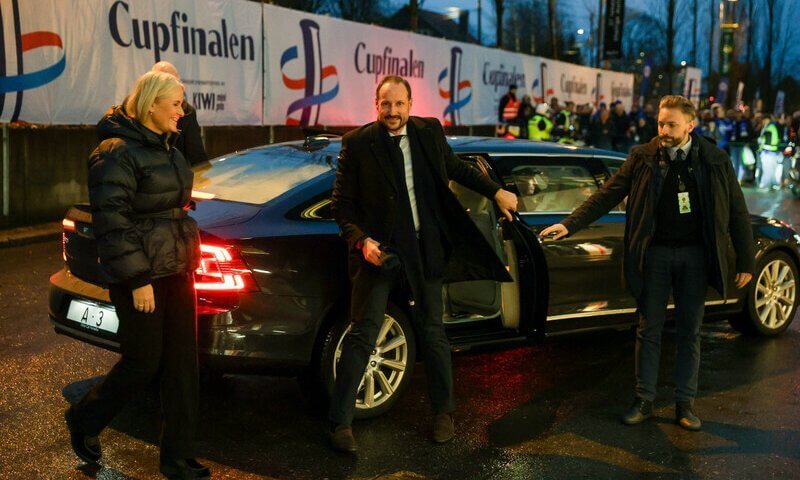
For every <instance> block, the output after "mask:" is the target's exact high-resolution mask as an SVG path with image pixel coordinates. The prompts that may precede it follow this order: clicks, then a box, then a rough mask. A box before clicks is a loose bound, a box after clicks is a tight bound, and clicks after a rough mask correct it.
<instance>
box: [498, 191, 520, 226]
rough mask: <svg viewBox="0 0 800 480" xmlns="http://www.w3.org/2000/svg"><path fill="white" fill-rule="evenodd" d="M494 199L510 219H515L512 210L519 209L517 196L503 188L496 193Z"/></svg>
mask: <svg viewBox="0 0 800 480" xmlns="http://www.w3.org/2000/svg"><path fill="white" fill-rule="evenodd" d="M494 201H495V202H497V208H499V209H500V211H501V212H503V215H505V217H506V218H507V219H508V221H509V222H511V221H513V220H514V218H513V217H512V216H511V212H516V211H517V196H516V195H514V194H513V193H511V192H509V191H508V190H503V189H502V188H501V189H500V190H498V191H497V193H495V194H494Z"/></svg>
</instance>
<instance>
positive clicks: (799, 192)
mask: <svg viewBox="0 0 800 480" xmlns="http://www.w3.org/2000/svg"><path fill="white" fill-rule="evenodd" d="M789 191H790V192H792V197H794V198H800V185H796V184H795V185H792V186H791V187H789Z"/></svg>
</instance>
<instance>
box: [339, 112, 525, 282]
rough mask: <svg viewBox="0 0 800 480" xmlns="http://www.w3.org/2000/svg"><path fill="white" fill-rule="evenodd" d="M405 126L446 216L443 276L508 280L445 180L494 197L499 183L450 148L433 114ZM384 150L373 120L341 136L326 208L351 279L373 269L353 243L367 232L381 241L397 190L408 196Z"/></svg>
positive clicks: (392, 219)
mask: <svg viewBox="0 0 800 480" xmlns="http://www.w3.org/2000/svg"><path fill="white" fill-rule="evenodd" d="M408 128H414V129H415V130H416V132H417V136H418V138H419V141H420V146H421V147H422V151H423V153H424V156H425V160H426V161H428V162H429V165H430V167H431V171H432V172H434V177H435V178H434V183H435V184H436V190H437V192H436V193H437V196H438V198H439V200H440V202H441V208H442V212H443V213H444V217H445V225H443V226H442V227H443V228H442V230H443V232H444V233H445V235H446V237H447V241H448V243H449V244H450V246H451V252H450V259H449V263H448V265H447V268H446V273H445V280H447V281H461V280H478V279H493V280H497V281H511V277H510V276H509V274H508V272H507V271H506V269H505V267H504V265H503V264H502V262H501V261H500V259H499V258H497V254H496V253H495V251H494V249H493V248H492V247H491V246H490V245H489V244H488V243H487V242H486V240H485V239H484V238H483V235H481V233H480V231H479V230H478V228H477V227H476V226H475V224H474V223H472V220H470V218H469V216H468V215H467V214H466V212H465V211H464V209H463V208H462V207H461V204H460V203H459V202H458V200H457V199H456V197H455V196H454V195H453V193H452V192H451V191H450V188H449V186H448V183H449V180H451V179H452V180H455V181H457V182H458V183H460V184H462V185H464V186H466V187H468V188H470V189H472V190H475V191H476V192H478V193H480V194H482V195H484V196H486V197H487V198H489V199H494V195H495V193H497V191H498V190H499V189H500V186H499V185H497V184H496V183H494V182H493V181H492V180H491V179H489V178H487V177H485V176H483V175H482V174H481V173H480V172H479V171H478V170H477V169H475V168H473V167H472V166H470V165H469V164H468V163H466V162H464V161H463V160H461V159H460V158H458V156H457V155H455V154H454V153H453V150H452V149H451V148H450V145H448V143H447V139H446V138H445V136H444V130H443V129H442V125H441V124H440V123H439V121H438V120H436V119H435V118H421V117H410V118H409V126H408ZM389 155H390V154H389V151H388V148H387V146H386V142H384V141H383V140H382V138H381V126H380V125H379V124H378V122H373V123H370V124H368V125H364V126H363V127H360V128H358V129H356V130H353V131H350V132H348V133H347V134H345V136H344V138H343V139H342V150H341V152H340V154H339V160H338V168H337V171H336V182H335V183H334V188H333V202H332V205H331V207H332V210H333V215H334V218H335V219H336V221H337V222H338V224H339V227H340V228H341V230H342V234H343V236H344V237H345V239H346V240H347V243H348V246H349V250H350V259H349V262H348V263H349V267H350V274H351V278H356V277H355V275H356V274H357V273H358V271H360V270H361V269H363V268H373V267H372V266H371V265H369V264H367V262H366V261H365V260H364V259H363V256H362V254H361V251H360V250H359V248H358V245H359V244H360V242H361V241H363V240H364V239H365V238H367V237H370V238H372V239H374V240H376V241H377V242H379V243H382V244H383V243H386V242H387V240H388V239H389V236H390V232H391V231H392V227H393V225H394V223H393V222H395V221H396V216H397V215H398V213H399V212H400V211H401V205H400V199H401V198H402V197H400V195H408V192H407V191H406V190H404V189H403V190H402V191H401V190H400V189H399V188H398V185H397V183H398V182H397V180H396V178H395V173H394V170H393V168H392V164H391V159H390V156H389ZM368 265H369V266H368Z"/></svg>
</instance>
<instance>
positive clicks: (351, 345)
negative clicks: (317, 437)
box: [328, 260, 453, 425]
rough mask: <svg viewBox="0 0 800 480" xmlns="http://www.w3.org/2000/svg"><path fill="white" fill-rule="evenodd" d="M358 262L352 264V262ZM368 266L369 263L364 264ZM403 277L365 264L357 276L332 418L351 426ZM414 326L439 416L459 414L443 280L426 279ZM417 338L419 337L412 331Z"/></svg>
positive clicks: (434, 404)
mask: <svg viewBox="0 0 800 480" xmlns="http://www.w3.org/2000/svg"><path fill="white" fill-rule="evenodd" d="M351 261H352V260H351ZM360 261H362V262H363V260H360ZM399 278H400V275H399V274H398V272H397V271H394V272H388V273H387V272H381V271H380V270H379V269H378V268H377V267H374V266H372V265H364V266H362V268H360V269H359V271H358V272H357V273H356V274H355V275H354V278H353V279H352V280H353V292H352V299H353V305H352V307H351V320H352V325H351V329H350V332H349V333H348V334H347V336H346V337H345V338H344V341H343V342H342V356H341V358H340V360H339V364H338V367H337V370H336V381H335V383H334V387H333V396H332V398H331V405H330V410H329V412H328V418H329V420H330V421H331V422H333V423H334V424H343V425H350V423H351V422H352V420H353V411H354V409H355V401H356V396H357V393H358V386H359V384H360V383H361V378H362V377H363V376H364V369H365V368H366V366H367V362H368V361H369V357H370V354H371V353H372V350H373V349H374V348H375V342H376V340H377V337H378V334H379V333H380V328H381V325H382V324H383V319H384V313H385V312H386V304H387V301H388V299H389V294H390V292H391V290H392V288H393V287H394V285H395V283H396V282H397V281H398V280H399ZM419 285H420V288H419V294H418V297H419V298H416V299H415V303H416V305H415V309H414V310H415V312H414V315H412V322H413V325H414V329H415V331H416V333H417V338H418V339H419V340H420V342H421V345H420V347H421V348H419V349H418V351H421V352H422V354H423V356H424V358H425V371H426V374H427V380H428V394H429V395H430V398H431V404H432V406H433V411H434V413H450V412H452V411H453V368H452V362H451V353H450V342H449V341H448V340H447V335H446V334H445V329H444V324H443V323H442V279H441V278H438V279H433V280H420V283H419ZM406 334H407V335H413V334H414V332H406Z"/></svg>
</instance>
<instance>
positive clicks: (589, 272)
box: [50, 137, 800, 418]
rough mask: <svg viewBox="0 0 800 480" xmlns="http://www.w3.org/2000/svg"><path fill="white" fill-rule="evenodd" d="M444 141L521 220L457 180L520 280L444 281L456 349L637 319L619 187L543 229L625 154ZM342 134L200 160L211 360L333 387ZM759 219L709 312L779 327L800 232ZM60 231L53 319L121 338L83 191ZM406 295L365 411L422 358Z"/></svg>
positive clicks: (787, 309)
mask: <svg viewBox="0 0 800 480" xmlns="http://www.w3.org/2000/svg"><path fill="white" fill-rule="evenodd" d="M449 142H450V144H451V145H452V147H453V149H454V150H455V152H456V153H458V154H459V155H460V156H462V158H464V159H465V160H466V161H468V162H471V163H472V164H473V166H474V167H475V168H478V169H479V170H480V171H482V172H483V173H484V174H485V175H490V176H492V177H493V178H494V179H495V180H496V181H498V182H499V183H501V184H502V185H504V186H505V188H507V189H509V190H511V191H513V192H515V193H517V194H518V195H519V215H518V216H517V217H516V219H515V220H514V221H513V222H507V221H505V220H503V221H499V220H498V214H497V212H496V211H495V207H494V206H493V204H492V203H491V202H489V201H488V200H487V199H485V198H483V197H481V196H480V195H478V194H476V193H475V192H472V191H470V190H468V189H466V188H464V187H463V186H460V185H458V184H455V183H452V184H451V188H452V190H453V192H454V193H455V194H456V196H457V197H458V199H459V200H460V201H461V203H462V205H463V206H464V208H465V209H466V211H467V212H468V213H469V215H470V217H471V218H472V220H473V221H474V222H475V224H476V225H477V226H478V227H479V230H480V231H481V232H482V234H483V235H484V237H485V238H486V240H487V241H488V242H489V243H490V244H491V245H493V246H494V248H495V251H496V252H497V255H498V257H499V258H501V259H502V260H503V262H505V264H506V266H507V268H508V270H509V272H510V273H511V276H512V278H513V279H514V282H513V283H502V284H501V283H496V282H492V281H470V282H459V283H450V284H446V285H445V286H444V288H443V292H442V295H443V298H444V305H445V313H444V321H445V324H446V325H447V332H448V335H449V337H450V340H451V342H452V345H453V348H454V349H456V350H463V349H467V348H470V347H472V346H476V345H481V344H492V343H510V342H515V341H526V340H534V341H535V340H541V339H542V338H544V337H545V336H548V335H558V334H563V333H567V332H578V331H587V330H592V329H599V328H629V327H630V326H632V325H633V324H634V323H635V321H636V316H635V303H634V299H633V298H632V297H631V296H630V295H629V294H628V293H627V292H626V290H625V285H624V280H623V278H622V268H621V259H622V256H623V230H624V225H625V204H624V202H623V203H622V204H620V205H618V206H617V207H616V208H615V209H614V210H613V211H612V212H610V213H609V214H607V215H605V216H604V217H602V218H601V219H600V220H599V221H597V222H595V223H594V224H593V225H591V226H590V227H589V228H586V229H585V230H582V231H580V232H578V233H577V234H575V235H573V236H571V237H569V238H567V239H564V240H559V241H550V240H546V241H543V240H542V239H541V238H540V237H539V236H538V235H537V234H536V232H538V231H539V230H541V229H542V228H544V227H545V226H547V225H550V224H552V223H556V222H558V221H560V220H561V219H562V218H564V217H565V216H566V215H567V214H569V213H570V212H571V211H572V210H573V209H574V208H575V207H577V206H578V205H580V204H581V202H583V201H584V200H585V199H586V198H588V197H589V196H590V195H591V194H592V193H593V192H594V191H596V190H597V189H598V187H599V186H600V185H601V184H602V183H603V182H604V181H605V180H606V179H607V178H608V177H609V176H610V175H611V174H613V173H614V171H615V170H617V169H618V168H619V167H620V165H621V164H622V163H623V162H624V160H625V158H624V156H621V155H619V154H616V153H611V152H605V151H600V150H593V149H586V148H576V147H568V146H560V145H556V144H549V143H533V142H527V141H519V140H502V139H493V138H477V137H451V138H450V139H449ZM339 148H340V143H339V141H338V139H329V138H324V137H316V138H309V139H307V140H306V141H305V142H290V143H284V144H277V145H271V146H265V147H261V148H254V149H250V150H247V151H244V152H238V153H235V154H231V155H228V156H225V157H220V158H217V159H215V160H212V161H210V162H208V163H205V164H203V165H199V166H196V167H195V188H196V189H197V191H198V192H197V198H199V201H198V206H197V210H196V211H195V212H193V213H192V216H193V217H194V218H196V219H197V221H198V223H199V224H200V227H201V229H202V256H203V261H202V265H201V267H200V268H199V269H198V271H197V272H196V274H195V285H196V289H197V294H198V313H199V315H198V332H199V342H200V349H201V353H202V358H201V362H202V364H203V366H204V367H205V370H206V371H214V372H218V373H220V372H252V373H267V374H284V375H285V374H289V375H298V376H299V377H300V378H301V379H302V380H303V381H302V382H301V384H302V385H303V386H304V387H305V389H306V390H308V391H309V392H310V393H311V394H312V395H317V396H318V398H324V397H325V395H326V394H327V393H328V392H329V391H330V388H331V387H332V383H333V378H334V375H335V369H336V363H337V360H338V357H339V354H340V351H341V341H342V338H343V336H344V334H345V333H346V331H347V329H348V328H349V322H348V301H349V285H348V277H347V271H346V270H347V267H346V256H347V255H346V248H347V247H346V245H345V242H344V240H343V239H342V238H341V237H340V236H339V228H338V226H337V224H336V223H335V222H334V221H333V219H332V217H331V211H330V197H331V189H332V185H333V178H334V170H335V163H336V157H337V154H338V151H339ZM373 207H374V208H380V205H375V206H373ZM752 222H753V230H754V232H755V237H756V243H757V262H756V263H757V271H756V273H755V277H754V281H752V282H751V283H750V285H749V286H748V287H747V288H746V289H744V290H741V291H738V292H734V293H733V294H732V295H731V296H730V297H729V298H727V299H723V298H720V297H719V296H718V295H717V294H716V293H715V292H713V291H711V290H709V292H708V296H707V302H706V307H707V308H706V312H707V316H708V317H723V318H727V319H728V320H729V321H730V322H731V324H732V325H733V326H734V327H735V328H736V329H738V330H740V331H742V332H745V333H748V334H761V335H775V334H778V333H780V332H782V331H783V330H785V329H786V327H788V325H789V323H790V322H791V321H792V318H793V317H794V313H795V311H796V309H797V302H798V297H797V286H796V281H797V279H798V261H800V237H798V235H797V233H796V232H795V231H794V230H793V229H792V228H790V227H789V226H788V225H785V224H783V223H781V222H779V221H777V220H773V219H768V218H763V217H757V216H753V217H752ZM63 242H64V259H65V263H66V265H65V267H64V268H63V269H62V270H60V271H59V272H57V273H55V274H54V275H53V276H52V277H51V278H50V282H51V289H50V318H51V320H52V323H53V325H54V326H55V330H56V331H57V332H59V333H63V334H66V335H69V336H72V337H75V338H77V339H80V340H83V341H85V342H88V343H91V344H94V345H98V346H101V347H104V348H108V349H111V350H116V349H117V348H118V343H117V341H116V337H115V333H116V329H117V326H118V322H117V319H116V315H115V313H114V308H113V306H111V305H110V302H109V298H108V292H107V291H106V290H105V289H103V287H102V286H101V285H100V281H99V278H100V277H99V271H98V260H97V252H96V247H95V243H94V239H93V237H92V225H91V215H90V214H89V213H88V206H86V205H76V206H74V207H73V208H71V209H70V210H69V212H68V213H67V215H66V218H65V219H64V236H63ZM729 248H730V251H729V252H728V255H733V251H732V247H731V246H729ZM407 298H408V297H407V296H406V295H405V294H404V292H403V291H397V292H396V293H395V294H394V295H393V296H392V299H391V301H390V303H389V305H388V307H387V310H386V319H385V323H384V325H383V328H382V330H381V332H380V335H379V338H378V342H377V344H376V346H375V350H374V352H373V355H372V357H371V359H370V362H369V365H368V366H367V368H366V370H365V372H364V380H363V383H362V386H361V389H360V391H359V396H358V399H357V407H358V408H357V416H359V417H362V418H363V417H368V416H374V415H378V414H380V413H382V412H384V411H386V410H388V409H389V408H391V406H392V404H393V403H394V402H395V401H396V400H397V398H398V397H399V396H400V394H401V393H402V391H403V389H404V388H405V387H406V386H407V385H408V383H409V381H410V379H411V373H412V370H413V368H414V363H415V360H416V359H417V358H416V349H415V346H416V338H415V334H414V332H413V330H412V326H411V322H410V321H409V319H408V318H409V313H410V308H411V307H410V306H409V302H408V301H407Z"/></svg>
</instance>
